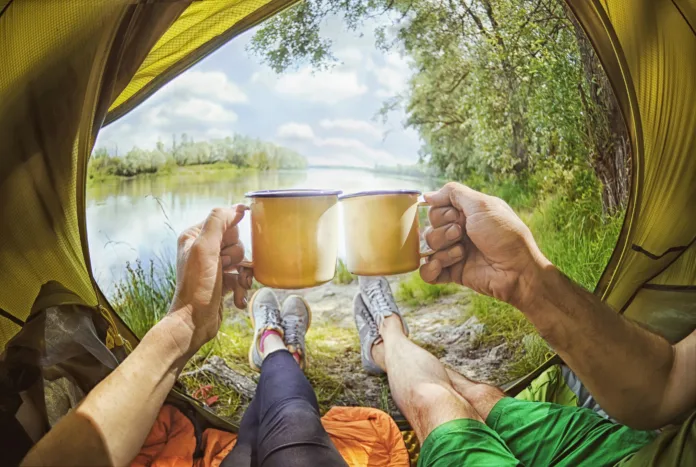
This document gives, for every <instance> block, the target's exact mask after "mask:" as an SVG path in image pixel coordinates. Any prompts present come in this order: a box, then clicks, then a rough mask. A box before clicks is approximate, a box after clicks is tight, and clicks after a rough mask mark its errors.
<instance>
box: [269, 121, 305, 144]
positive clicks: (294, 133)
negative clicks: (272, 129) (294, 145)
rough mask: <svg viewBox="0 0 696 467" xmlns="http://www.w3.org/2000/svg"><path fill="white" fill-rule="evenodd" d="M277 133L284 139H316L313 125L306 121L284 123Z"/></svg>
mask: <svg viewBox="0 0 696 467" xmlns="http://www.w3.org/2000/svg"><path fill="white" fill-rule="evenodd" d="M276 135H277V136H278V137H279V138H283V139H295V140H314V131H313V130H312V127H311V126H309V125H307V124H304V123H296V122H288V123H283V124H282V125H280V126H279V127H278V131H277V132H276Z"/></svg>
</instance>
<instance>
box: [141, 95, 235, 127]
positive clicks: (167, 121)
mask: <svg viewBox="0 0 696 467" xmlns="http://www.w3.org/2000/svg"><path fill="white" fill-rule="evenodd" d="M148 117H150V118H151V120H150V123H151V124H153V125H154V126H159V127H164V126H168V125H171V124H172V123H184V122H189V121H198V122H204V123H213V124H214V123H231V122H235V121H237V114H236V113H234V112H233V111H232V110H229V109H226V108H225V107H223V106H221V105H220V104H218V103H215V102H211V101H208V100H204V99H199V98H192V99H187V100H184V101H172V102H166V103H162V104H159V105H157V106H155V107H153V108H152V109H150V111H149V112H148Z"/></svg>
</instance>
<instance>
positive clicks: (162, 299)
mask: <svg viewBox="0 0 696 467" xmlns="http://www.w3.org/2000/svg"><path fill="white" fill-rule="evenodd" d="M175 287H176V268H175V266H174V264H173V263H171V262H167V261H163V260H157V261H154V260H152V261H150V263H149V265H148V266H147V267H143V265H142V263H141V262H140V261H139V260H138V261H136V262H135V263H134V264H131V263H127V264H126V274H125V276H124V278H123V279H122V280H121V282H118V283H116V285H115V293H114V295H113V297H112V304H113V306H114V308H115V309H116V311H117V312H118V314H119V316H120V317H121V318H123V320H124V321H125V322H126V324H127V325H128V327H129V328H130V329H131V330H132V331H133V332H134V333H135V335H136V336H138V339H142V337H143V336H144V335H145V333H146V332H147V331H148V330H149V329H150V328H151V327H152V326H154V325H155V323H156V322H157V321H159V320H160V319H161V318H162V317H163V316H164V315H165V314H166V313H167V310H169V304H170V302H171V299H172V297H173V296H174V289H175Z"/></svg>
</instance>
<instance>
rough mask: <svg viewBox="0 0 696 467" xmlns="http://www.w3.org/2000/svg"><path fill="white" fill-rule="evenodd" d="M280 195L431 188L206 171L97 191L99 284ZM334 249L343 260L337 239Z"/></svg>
mask: <svg viewBox="0 0 696 467" xmlns="http://www.w3.org/2000/svg"><path fill="white" fill-rule="evenodd" d="M282 188H331V189H340V190H343V191H344V192H354V191H362V190H370V189H401V188H411V189H419V190H422V191H427V190H431V189H434V188H436V183H435V182H433V181H429V180H425V179H415V178H400V177H397V176H391V175H385V174H376V173H373V172H368V171H358V170H341V169H309V170H307V171H275V172H261V173H248V174H237V175H234V176H233V175H230V174H229V173H225V172H220V173H210V172H207V173H205V174H203V175H200V176H198V175H194V176H192V175H186V176H172V177H159V178H152V179H147V178H139V179H133V180H121V181H115V182H110V183H103V184H99V185H95V186H92V187H90V189H89V190H88V192H87V199H88V202H87V230H88V234H89V247H90V252H91V258H92V268H93V270H94V273H95V277H96V279H97V282H98V283H99V285H100V286H101V287H102V288H103V290H105V291H107V293H108V292H109V291H111V290H112V284H113V281H114V280H115V279H117V278H119V277H121V276H122V274H123V269H124V266H125V263H126V262H127V261H134V260H136V259H138V258H139V259H141V260H143V261H149V260H150V259H153V258H157V257H166V256H173V254H174V250H175V247H176V236H177V234H178V232H181V231H182V230H183V229H185V228H186V227H188V226H190V225H192V224H195V223H196V222H200V221H201V220H202V219H203V218H204V217H205V216H206V215H207V213H208V212H209V211H210V209H212V208H213V207H216V206H229V205H232V204H235V203H239V202H244V201H245V199H244V193H246V192H248V191H255V190H268V189H282ZM240 229H241V234H242V235H241V237H242V241H243V242H244V243H245V245H246V246H247V248H250V246H251V244H250V240H249V235H250V227H249V219H248V218H245V219H244V220H243V221H242V224H241V226H240ZM341 230H342V229H341ZM340 244H341V254H342V248H343V247H342V245H343V239H342V238H341V239H340Z"/></svg>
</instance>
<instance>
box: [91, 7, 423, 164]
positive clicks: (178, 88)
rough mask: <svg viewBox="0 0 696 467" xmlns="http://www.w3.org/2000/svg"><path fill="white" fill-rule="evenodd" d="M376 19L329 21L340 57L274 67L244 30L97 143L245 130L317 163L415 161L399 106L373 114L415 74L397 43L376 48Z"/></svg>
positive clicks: (144, 143) (121, 145)
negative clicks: (353, 25) (317, 65)
mask: <svg viewBox="0 0 696 467" xmlns="http://www.w3.org/2000/svg"><path fill="white" fill-rule="evenodd" d="M375 27H376V24H367V25H366V26H365V28H363V30H362V31H361V32H359V33H354V32H348V31H346V30H345V28H344V27H343V26H342V24H341V22H340V20H339V19H337V18H332V19H330V20H329V21H327V22H326V24H324V32H325V34H326V36H328V37H330V38H331V39H332V40H333V41H334V47H333V52H334V54H335V56H336V57H337V58H338V63H337V64H336V65H335V66H334V67H332V68H331V69H329V70H326V71H313V70H312V69H311V68H310V67H308V66H303V65H300V66H298V67H297V68H295V69H292V70H288V71H286V72H285V73H283V74H280V75H277V74H276V73H274V72H273V71H272V70H271V69H270V68H269V67H267V66H266V65H263V64H261V60H260V58H259V57H257V56H254V55H252V54H251V53H250V52H247V50H246V46H247V44H248V43H249V40H250V38H251V36H252V35H253V31H249V32H247V33H246V34H244V35H242V36H240V37H237V38H236V39H234V40H232V41H231V42H230V43H228V44H226V45H225V46H223V47H222V48H220V49H219V50H218V51H217V52H215V53H214V54H212V55H211V56H209V57H208V58H206V59H205V60H203V61H201V62H200V63H199V64H197V65H196V66H195V67H193V68H191V69H190V70H188V71H187V72H185V73H184V74H182V75H181V76H179V77H177V78H176V79H175V80H173V81H172V82H170V83H168V84H167V85H166V86H165V87H164V88H162V89H161V90H160V91H159V92H158V93H156V94H155V95H154V96H152V97H151V98H150V99H149V100H147V101H146V102H145V103H144V104H142V105H141V106H139V107H138V108H137V109H136V110H134V111H132V112H131V113H129V114H128V115H126V116H125V117H123V118H121V119H120V120H118V121H116V122H114V123H112V124H111V125H109V126H108V127H106V128H104V129H103V130H102V131H101V133H100V135H99V138H98V140H97V147H99V146H102V147H106V148H107V149H109V151H110V152H113V151H114V149H115V148H116V147H118V152H119V154H124V153H125V152H127V151H128V150H130V149H131V148H132V147H133V146H134V145H137V146H139V147H141V148H145V149H150V148H153V147H154V145H155V143H156V142H157V140H158V139H161V140H162V141H163V142H164V143H165V144H166V145H169V144H171V135H172V133H175V134H177V135H179V134H181V133H182V132H186V133H187V134H188V135H190V136H192V137H193V138H194V139H196V140H203V139H211V138H219V137H224V136H228V135H231V134H233V133H241V134H245V135H249V136H254V137H258V138H261V139H264V140H267V141H273V142H275V143H277V144H280V145H283V146H286V147H290V148H292V149H295V150H296V151H298V152H300V153H301V154H304V155H305V156H307V158H308V160H309V162H310V164H315V165H316V164H322V165H351V166H366V167H371V166H373V165H374V164H382V165H396V164H413V163H415V162H417V160H418V148H419V147H420V141H419V138H418V134H417V132H415V131H414V130H412V129H404V128H403V123H404V120H405V115H404V113H403V110H396V111H394V112H392V113H391V114H390V115H389V118H388V120H387V122H386V124H385V123H383V122H382V120H381V118H375V116H376V113H377V112H378V111H379V109H380V108H381V106H382V104H383V102H384V101H386V100H387V99H389V98H391V97H394V96H397V95H399V94H400V93H403V92H404V91H405V89H406V86H407V82H408V79H409V78H410V76H411V73H412V72H411V69H410V67H409V64H408V61H407V59H406V58H404V57H402V56H401V54H400V53H399V52H398V51H392V52H388V53H385V52H383V51H381V50H378V49H377V48H376V47H375V45H374V43H375V40H374V34H373V31H374V29H375Z"/></svg>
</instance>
